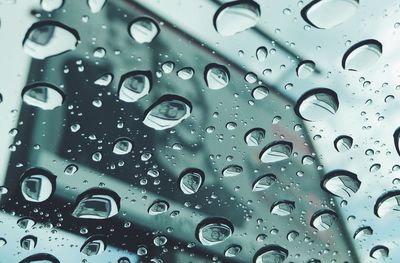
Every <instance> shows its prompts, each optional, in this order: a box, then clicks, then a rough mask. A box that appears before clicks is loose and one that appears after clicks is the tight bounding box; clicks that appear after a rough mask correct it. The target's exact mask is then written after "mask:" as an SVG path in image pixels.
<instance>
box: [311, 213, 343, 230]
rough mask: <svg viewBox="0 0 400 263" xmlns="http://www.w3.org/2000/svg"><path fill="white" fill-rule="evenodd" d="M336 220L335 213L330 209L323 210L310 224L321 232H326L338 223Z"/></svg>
mask: <svg viewBox="0 0 400 263" xmlns="http://www.w3.org/2000/svg"><path fill="white" fill-rule="evenodd" d="M336 219H337V216H336V213H335V212H333V211H332V210H328V209H321V210H319V211H317V212H315V213H314V214H313V215H312V217H311V222H310V224H311V226H312V227H314V228H315V229H317V230H319V231H325V230H328V229H329V228H330V227H331V226H332V225H333V224H334V223H335V222H336Z"/></svg>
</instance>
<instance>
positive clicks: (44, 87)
mask: <svg viewBox="0 0 400 263" xmlns="http://www.w3.org/2000/svg"><path fill="white" fill-rule="evenodd" d="M21 95H22V100H23V101H24V102H25V103H26V104H28V105H31V106H34V107H38V108H41V109H43V110H53V109H55V108H57V107H60V106H61V105H62V104H63V102H64V99H65V95H64V92H63V91H62V90H60V89H59V88H57V87H56V86H54V85H52V84H50V83H34V84H31V85H28V86H26V87H25V88H24V89H23V90H22V94H21Z"/></svg>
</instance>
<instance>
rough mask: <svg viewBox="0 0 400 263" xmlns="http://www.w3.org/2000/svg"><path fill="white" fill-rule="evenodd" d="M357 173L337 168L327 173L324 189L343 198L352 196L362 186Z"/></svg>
mask: <svg viewBox="0 0 400 263" xmlns="http://www.w3.org/2000/svg"><path fill="white" fill-rule="evenodd" d="M360 185H361V181H360V180H358V178H357V175H356V174H354V173H351V172H349V171H346V170H335V171H333V172H330V173H328V174H326V175H325V178H324V179H323V181H322V182H321V187H322V189H324V190H326V191H327V192H329V193H331V194H333V195H336V196H339V197H341V198H347V197H351V196H352V195H353V194H355V193H356V192H357V191H358V189H359V188H360Z"/></svg>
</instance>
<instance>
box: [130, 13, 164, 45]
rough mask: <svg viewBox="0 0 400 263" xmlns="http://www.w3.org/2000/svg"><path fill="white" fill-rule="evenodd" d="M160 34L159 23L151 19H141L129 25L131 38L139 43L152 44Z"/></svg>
mask: <svg viewBox="0 0 400 263" xmlns="http://www.w3.org/2000/svg"><path fill="white" fill-rule="evenodd" d="M159 32H160V28H159V27H158V25H157V23H156V22H155V21H154V20H153V19H151V18H149V17H139V18H137V19H135V20H133V21H132V22H131V24H130V25H129V33H130V36H131V37H132V38H133V39H134V40H136V42H138V43H141V44H142V43H150V42H151V41H153V39H154V38H155V37H156V36H157V35H158V33H159Z"/></svg>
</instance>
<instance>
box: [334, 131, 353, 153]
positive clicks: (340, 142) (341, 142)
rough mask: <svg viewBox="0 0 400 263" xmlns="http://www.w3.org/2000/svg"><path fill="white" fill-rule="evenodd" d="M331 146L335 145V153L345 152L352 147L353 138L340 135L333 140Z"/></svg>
mask: <svg viewBox="0 0 400 263" xmlns="http://www.w3.org/2000/svg"><path fill="white" fill-rule="evenodd" d="M333 144H334V145H335V149H336V151H338V152H345V151H348V150H350V148H351V147H352V146H353V138H351V137H350V136H347V135H341V136H338V137H337V138H336V139H335V141H334V142H333Z"/></svg>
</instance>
